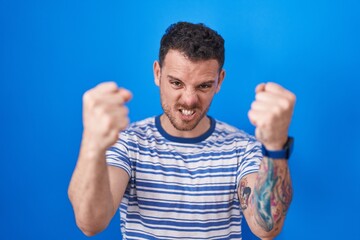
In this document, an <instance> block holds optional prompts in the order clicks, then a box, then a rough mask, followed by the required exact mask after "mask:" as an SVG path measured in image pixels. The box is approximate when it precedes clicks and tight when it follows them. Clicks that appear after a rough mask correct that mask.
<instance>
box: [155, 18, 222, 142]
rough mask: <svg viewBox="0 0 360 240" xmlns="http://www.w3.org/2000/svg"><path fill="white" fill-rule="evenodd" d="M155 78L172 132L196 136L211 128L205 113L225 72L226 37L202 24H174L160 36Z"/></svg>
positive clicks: (166, 126) (165, 121)
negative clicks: (223, 37) (223, 67)
mask: <svg viewBox="0 0 360 240" xmlns="http://www.w3.org/2000/svg"><path fill="white" fill-rule="evenodd" d="M159 55H160V56H159V61H155V63H154V78H155V83H156V85H158V86H159V88H160V96H161V106H162V108H163V110H164V115H162V118H161V123H162V126H163V127H164V129H165V130H166V131H167V132H168V133H169V134H171V135H174V136H182V137H196V136H199V135H201V134H202V133H204V132H205V131H206V130H207V129H208V128H209V126H210V125H209V119H208V118H207V117H205V116H206V113H207V111H208V109H209V107H210V104H211V101H212V99H213V97H214V95H215V93H217V92H218V91H219V90H220V86H221V83H222V81H223V79H224V76H225V71H224V70H223V69H222V66H223V64H224V40H223V39H222V37H221V36H220V35H219V34H217V33H216V32H215V31H213V30H211V29H210V28H208V27H205V26H204V25H202V24H192V23H184V22H180V23H177V24H173V25H171V26H170V27H169V28H168V29H167V30H166V33H165V35H164V36H163V38H162V39H161V46H160V54H159Z"/></svg>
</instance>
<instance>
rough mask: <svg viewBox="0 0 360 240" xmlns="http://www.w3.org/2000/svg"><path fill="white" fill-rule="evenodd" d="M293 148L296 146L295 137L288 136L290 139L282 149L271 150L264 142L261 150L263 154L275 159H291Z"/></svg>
mask: <svg viewBox="0 0 360 240" xmlns="http://www.w3.org/2000/svg"><path fill="white" fill-rule="evenodd" d="M293 148H294V138H293V137H288V140H287V141H286V143H285V145H284V147H283V149H282V150H278V151H270V150H267V149H266V148H265V146H264V144H262V145H261V151H262V154H263V156H264V157H269V158H272V159H275V160H276V159H289V158H290V155H291V153H292V150H293Z"/></svg>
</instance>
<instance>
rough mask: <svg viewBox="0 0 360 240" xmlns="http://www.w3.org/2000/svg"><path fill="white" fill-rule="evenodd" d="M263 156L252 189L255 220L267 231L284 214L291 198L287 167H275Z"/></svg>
mask: <svg viewBox="0 0 360 240" xmlns="http://www.w3.org/2000/svg"><path fill="white" fill-rule="evenodd" d="M273 161H274V160H273V159H270V158H267V157H264V159H263V163H262V166H261V168H260V170H259V173H258V178H257V183H256V184H255V189H254V195H253V197H254V204H255V209H256V210H257V213H255V220H256V221H257V223H258V224H259V225H260V226H261V227H262V228H263V229H264V230H265V231H267V232H269V231H271V230H272V229H273V228H274V226H275V224H276V223H277V222H278V221H280V220H281V219H282V218H283V217H284V216H285V214H286V211H287V210H288V208H289V206H290V202H291V199H292V186H291V180H290V176H289V172H288V168H287V167H283V168H281V167H277V166H276V165H274V162H273Z"/></svg>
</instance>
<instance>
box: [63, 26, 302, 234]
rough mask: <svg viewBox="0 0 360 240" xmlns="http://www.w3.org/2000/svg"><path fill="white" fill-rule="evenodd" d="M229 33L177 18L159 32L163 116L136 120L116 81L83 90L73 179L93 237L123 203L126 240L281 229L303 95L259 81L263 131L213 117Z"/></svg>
mask: <svg viewBox="0 0 360 240" xmlns="http://www.w3.org/2000/svg"><path fill="white" fill-rule="evenodd" d="M223 64H224V40H223V38H222V37H221V36H220V35H219V34H217V33H216V32H215V31H213V30H212V29H209V28H208V27H206V26H204V25H202V24H191V23H186V22H179V23H176V24H173V25H171V26H170V27H169V28H168V29H167V31H166V33H165V34H164V36H163V37H162V39H161V46H160V53H159V61H155V63H154V78H155V83H156V85H157V86H158V87H159V88H160V97H161V105H162V108H163V110H164V113H163V114H162V115H161V116H156V117H150V118H147V119H145V120H143V121H139V122H136V123H132V124H131V125H130V126H128V123H129V120H128V117H127V115H128V110H127V108H126V107H125V103H126V102H127V101H129V100H130V99H131V93H130V92H129V91H127V90H125V89H122V88H118V86H117V85H116V84H115V83H113V82H107V83H102V84H99V85H98V86H96V87H95V88H93V89H91V90H89V91H88V92H86V93H85V94H84V98H83V105H84V108H83V122H84V132H83V139H82V144H81V149H80V154H79V159H78V162H77V165H76V168H75V170H74V174H73V177H72V179H71V183H70V186H69V198H70V200H71V203H72V205H73V207H74V211H75V217H76V222H77V225H78V226H79V228H80V229H81V230H82V231H83V232H84V233H85V234H86V235H88V236H92V235H94V234H96V233H98V232H100V231H102V230H103V229H105V228H106V227H107V225H108V224H109V222H110V220H111V218H112V217H113V216H114V214H115V212H116V211H117V209H118V207H119V206H120V213H121V231H122V234H123V238H124V239H241V221H242V216H245V217H246V220H247V222H248V224H249V226H250V228H251V230H252V231H253V233H254V234H255V235H257V236H258V237H260V238H262V239H272V238H273V237H275V236H276V235H277V234H279V232H280V231H281V228H282V226H283V224H284V219H285V215H286V212H287V209H288V207H289V205H290V202H291V198H292V187H291V180H290V175H289V169H288V163H287V158H289V155H290V149H291V144H292V138H289V137H288V127H289V124H290V121H291V117H292V113H293V108H294V104H295V96H294V94H292V93H291V92H289V91H288V90H286V89H284V88H282V87H281V86H279V85H277V84H275V83H267V84H260V85H258V86H257V88H256V90H255V92H256V98H255V101H254V102H253V103H252V105H251V109H250V111H249V113H248V115H249V119H250V121H251V122H252V124H254V125H255V126H256V132H255V135H256V138H255V137H252V136H250V135H248V134H246V133H244V132H243V131H241V130H238V129H236V128H234V127H232V126H230V125H228V124H226V123H223V122H220V121H218V120H216V119H214V118H212V117H210V116H208V115H207V111H208V109H209V107H210V104H211V101H212V99H213V97H214V95H215V94H216V93H217V92H219V90H220V88H221V84H222V83H223V80H224V77H225V71H224V70H223V68H222V67H223Z"/></svg>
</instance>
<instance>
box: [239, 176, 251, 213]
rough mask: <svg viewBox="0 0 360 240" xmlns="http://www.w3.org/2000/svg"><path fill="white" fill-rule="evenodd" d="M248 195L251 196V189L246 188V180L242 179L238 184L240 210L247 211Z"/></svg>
mask: <svg viewBox="0 0 360 240" xmlns="http://www.w3.org/2000/svg"><path fill="white" fill-rule="evenodd" d="M250 194H251V188H250V187H249V186H248V182H247V179H246V178H244V179H243V180H241V182H240V205H241V208H242V210H245V209H247V207H248V205H249V197H250Z"/></svg>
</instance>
